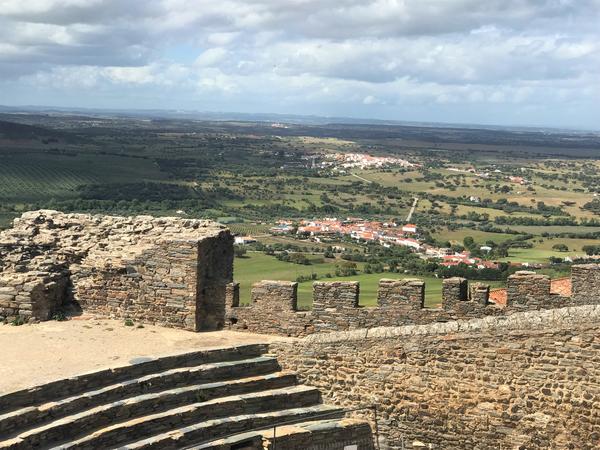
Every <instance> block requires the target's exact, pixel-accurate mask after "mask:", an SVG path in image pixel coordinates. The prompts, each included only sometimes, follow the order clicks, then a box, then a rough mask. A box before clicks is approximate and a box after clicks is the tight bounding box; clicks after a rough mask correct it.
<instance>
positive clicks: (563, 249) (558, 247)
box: [552, 244, 569, 252]
mask: <svg viewBox="0 0 600 450" xmlns="http://www.w3.org/2000/svg"><path fill="white" fill-rule="evenodd" d="M552 250H556V251H557V252H568V251H569V247H567V246H566V245H565V244H554V245H553V246H552Z"/></svg>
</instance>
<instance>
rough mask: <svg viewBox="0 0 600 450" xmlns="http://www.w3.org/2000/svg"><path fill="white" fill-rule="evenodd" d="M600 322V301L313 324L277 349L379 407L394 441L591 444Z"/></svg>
mask: <svg viewBox="0 0 600 450" xmlns="http://www.w3.org/2000/svg"><path fill="white" fill-rule="evenodd" d="M599 320H600V306H596V305H592V306H580V307H572V308H561V309H551V310H546V311H529V312H517V313H515V314H513V315H511V316H510V317H487V318H483V319H472V320H468V321H454V322H447V323H436V324H429V325H419V326H404V327H396V328H385V327H383V328H376V329H371V330H355V331H350V332H336V333H329V334H314V335H312V336H308V337H306V338H303V339H300V340H296V341H294V342H289V341H287V342H280V343H275V344H272V345H271V346H270V351H271V352H272V353H274V354H275V355H276V356H277V357H278V360H279V361H280V363H281V364H282V366H283V368H284V369H287V370H293V371H295V372H297V373H298V374H299V377H300V379H301V381H302V382H303V383H305V384H310V385H313V386H315V387H318V388H319V389H320V391H321V392H322V393H323V394H324V396H325V399H326V401H327V402H329V403H334V404H337V405H340V406H344V407H360V406H366V405H370V404H374V405H377V407H378V417H379V420H378V428H379V434H380V436H381V438H382V444H386V443H387V444H388V445H389V447H390V448H394V449H400V448H422V447H425V448H440V449H441V448H443V449H465V448H478V449H500V448H505V449H508V448H521V449H547V448H556V449H559V448H560V449H562V448H573V449H575V448H576V449H593V448H598V447H599V446H600V384H599V383H598V379H600V365H599V364H598V361H600V335H599V334H598V328H597V323H598V321H599ZM362 417H363V418H365V419H368V420H372V417H369V415H367V414H365V415H364V416H362ZM382 448H385V447H384V446H382Z"/></svg>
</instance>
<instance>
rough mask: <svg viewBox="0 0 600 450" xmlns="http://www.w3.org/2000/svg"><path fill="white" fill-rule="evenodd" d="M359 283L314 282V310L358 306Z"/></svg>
mask: <svg viewBox="0 0 600 450" xmlns="http://www.w3.org/2000/svg"><path fill="white" fill-rule="evenodd" d="M359 292H360V286H359V283H358V282H356V281H334V282H319V281H317V282H315V283H313V310H319V311H320V310H325V309H330V308H333V309H346V308H350V309H352V308H358V296H359Z"/></svg>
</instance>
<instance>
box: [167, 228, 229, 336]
mask: <svg viewBox="0 0 600 450" xmlns="http://www.w3.org/2000/svg"><path fill="white" fill-rule="evenodd" d="M169 256H170V257H171V258H172V256H171V255H169ZM195 269H196V271H197V277H196V279H197V290H196V331H215V330H220V329H222V328H223V326H224V324H225V310H226V304H227V286H228V285H229V284H230V283H231V282H232V281H233V236H232V235H231V234H230V233H229V230H224V231H222V232H220V233H219V234H218V235H217V236H215V237H209V238H205V239H203V240H201V241H199V242H198V244H197V259H196V261H195Z"/></svg>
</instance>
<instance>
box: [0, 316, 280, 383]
mask: <svg viewBox="0 0 600 450" xmlns="http://www.w3.org/2000/svg"><path fill="white" fill-rule="evenodd" d="M281 339H282V338H281V337H277V336H266V335H258V334H251V333H238V332H233V331H217V332H210V333H193V332H191V331H183V330H175V329H171V328H161V327H155V326H151V325H144V327H143V328H137V327H136V326H133V327H128V326H125V324H124V322H123V321H122V320H107V319H84V320H81V319H79V320H69V321H65V322H56V321H49V322H42V323H40V324H34V325H22V326H12V325H0V358H1V361H2V362H1V363H0V395H2V394H3V393H7V392H12V391H15V390H18V389H22V388H25V387H30V386H35V385H38V384H42V383H46V382H49V381H53V380H57V379H61V378H66V377H70V376H74V375H78V374H82V373H86V372H93V371H95V370H99V369H104V368H107V367H117V366H124V365H127V364H130V363H131V362H132V361H135V360H136V359H137V358H144V357H146V358H147V357H156V356H165V355H172V354H177V353H185V352H189V351H194V350H200V349H206V348H218V347H228V346H233V345H238V344H249V343H258V342H271V341H274V340H281Z"/></svg>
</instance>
